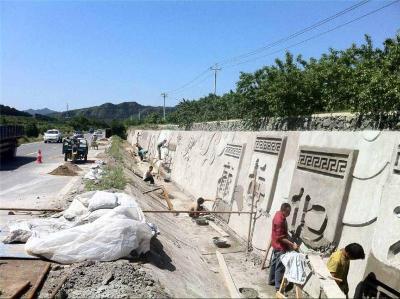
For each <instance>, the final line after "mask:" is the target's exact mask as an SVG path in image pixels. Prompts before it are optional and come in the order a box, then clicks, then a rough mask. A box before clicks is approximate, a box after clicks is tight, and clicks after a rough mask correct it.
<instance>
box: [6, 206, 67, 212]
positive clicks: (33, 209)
mask: <svg viewBox="0 0 400 299" xmlns="http://www.w3.org/2000/svg"><path fill="white" fill-rule="evenodd" d="M0 211H26V212H62V211H64V210H62V209H46V208H43V209H35V208H12V207H9V208H7V207H5V208H4V207H0Z"/></svg>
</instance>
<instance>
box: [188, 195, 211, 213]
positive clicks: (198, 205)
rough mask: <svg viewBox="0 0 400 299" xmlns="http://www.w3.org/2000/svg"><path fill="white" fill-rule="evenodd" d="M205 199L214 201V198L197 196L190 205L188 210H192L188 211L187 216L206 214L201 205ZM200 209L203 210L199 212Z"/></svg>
mask: <svg viewBox="0 0 400 299" xmlns="http://www.w3.org/2000/svg"><path fill="white" fill-rule="evenodd" d="M205 201H214V200H213V199H204V198H203V197H199V198H198V199H197V201H196V203H193V204H192V206H191V207H190V211H193V213H189V216H190V217H192V218H197V217H199V216H201V215H206V214H208V213H207V212H206V209H205V208H204V206H203V204H204V202H205ZM200 211H204V212H202V213H200Z"/></svg>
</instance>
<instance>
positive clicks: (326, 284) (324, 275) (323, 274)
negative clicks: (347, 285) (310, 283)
mask: <svg viewBox="0 0 400 299" xmlns="http://www.w3.org/2000/svg"><path fill="white" fill-rule="evenodd" d="M308 259H309V261H310V264H311V267H312V269H313V271H314V272H315V273H317V274H318V275H317V277H318V279H319V282H320V284H321V288H322V289H323V290H324V293H325V294H326V297H327V298H346V295H345V294H344V293H343V292H342V290H341V289H340V288H339V286H338V285H337V283H336V282H335V280H333V279H328V278H330V277H332V276H331V273H330V272H329V270H328V268H327V267H326V265H325V263H324V261H323V260H322V258H321V257H320V256H319V255H315V254H309V255H308Z"/></svg>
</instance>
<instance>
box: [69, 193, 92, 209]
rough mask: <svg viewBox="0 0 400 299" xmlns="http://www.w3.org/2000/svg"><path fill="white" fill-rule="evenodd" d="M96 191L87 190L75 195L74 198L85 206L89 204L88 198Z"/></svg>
mask: <svg viewBox="0 0 400 299" xmlns="http://www.w3.org/2000/svg"><path fill="white" fill-rule="evenodd" d="M95 193H96V191H88V192H84V193H82V194H79V195H77V196H75V198H74V199H77V200H79V201H80V202H81V203H82V204H83V205H84V206H85V207H87V206H88V205H89V199H91V198H92V197H93V195H94V194H95Z"/></svg>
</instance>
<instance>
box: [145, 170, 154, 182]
mask: <svg viewBox="0 0 400 299" xmlns="http://www.w3.org/2000/svg"><path fill="white" fill-rule="evenodd" d="M152 171H153V166H150V167H149V170H147V171H146V173H145V174H144V177H143V181H145V182H150V184H152V185H154V177H153V174H152Z"/></svg>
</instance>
